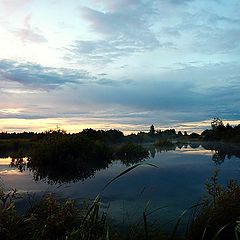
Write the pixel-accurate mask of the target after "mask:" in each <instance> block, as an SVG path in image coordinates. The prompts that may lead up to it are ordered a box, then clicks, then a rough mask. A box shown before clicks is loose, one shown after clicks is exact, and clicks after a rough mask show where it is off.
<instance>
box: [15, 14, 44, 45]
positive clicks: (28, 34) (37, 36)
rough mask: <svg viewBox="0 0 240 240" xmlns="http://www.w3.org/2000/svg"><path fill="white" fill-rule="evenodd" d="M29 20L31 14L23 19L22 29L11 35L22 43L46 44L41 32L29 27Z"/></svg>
mask: <svg viewBox="0 0 240 240" xmlns="http://www.w3.org/2000/svg"><path fill="white" fill-rule="evenodd" d="M31 18H32V15H31V14H29V15H27V16H26V17H25V18H24V27H23V28H22V29H18V30H15V31H13V33H14V34H15V35H16V36H17V37H19V38H20V39H21V40H22V42H32V43H46V42H47V39H46V38H45V37H44V36H43V35H42V34H41V31H40V30H39V29H38V28H36V27H35V28H34V27H32V26H31Z"/></svg>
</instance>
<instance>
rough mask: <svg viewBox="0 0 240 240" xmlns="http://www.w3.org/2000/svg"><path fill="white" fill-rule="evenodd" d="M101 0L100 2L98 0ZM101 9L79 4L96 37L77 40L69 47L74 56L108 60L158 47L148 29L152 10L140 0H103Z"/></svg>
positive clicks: (101, 61)
mask: <svg viewBox="0 0 240 240" xmlns="http://www.w3.org/2000/svg"><path fill="white" fill-rule="evenodd" d="M101 3H103V2H101ZM104 5H105V8H106V10H105V11H100V10H95V9H92V8H89V7H83V6H82V7H79V12H80V16H81V17H82V18H83V19H84V20H85V21H87V22H88V23H89V26H90V29H91V30H92V32H93V33H95V34H98V36H99V37H98V40H88V41H86V40H80V39H79V40H77V41H75V42H74V43H73V44H72V45H71V46H70V47H69V50H70V51H71V52H72V54H73V56H74V57H76V58H77V57H79V58H80V59H81V58H82V57H81V56H82V55H83V54H84V58H85V59H87V60H88V61H93V62H99V63H101V64H102V63H108V62H112V61H115V60H116V59H117V58H119V57H121V56H126V55H129V54H134V53H136V52H142V51H146V50H153V49H156V48H158V47H159V46H160V45H161V44H160V42H159V40H158V39H157V37H156V36H155V34H154V32H153V31H152V30H151V25H152V22H151V21H150V18H154V14H155V10H154V8H153V6H152V4H146V3H144V2H142V1H130V0H121V1H118V2H110V1H106V2H105V4H104Z"/></svg>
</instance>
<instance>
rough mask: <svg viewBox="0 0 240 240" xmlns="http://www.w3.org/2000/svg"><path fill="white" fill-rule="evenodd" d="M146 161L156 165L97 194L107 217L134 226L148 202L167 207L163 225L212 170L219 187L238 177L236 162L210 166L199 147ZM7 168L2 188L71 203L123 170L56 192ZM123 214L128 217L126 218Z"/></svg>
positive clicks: (190, 200) (2, 166) (198, 193)
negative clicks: (217, 172)
mask: <svg viewBox="0 0 240 240" xmlns="http://www.w3.org/2000/svg"><path fill="white" fill-rule="evenodd" d="M8 160H9V159H8ZM145 162H146V163H147V162H149V163H153V164H156V165H158V166H159V168H153V167H149V166H142V167H138V168H136V169H134V170H133V171H131V172H129V173H128V174H127V175H125V176H123V177H121V178H119V179H117V180H116V181H114V182H113V183H112V184H111V185H110V186H109V187H108V188H107V189H106V190H105V191H104V193H103V195H102V202H103V205H104V206H105V207H107V206H108V205H109V204H110V209H109V216H110V217H111V216H113V217H114V218H115V219H116V220H117V221H124V222H128V220H130V221H132V220H134V221H135V220H136V219H137V217H141V215H142V211H143V210H144V207H145V204H146V203H147V202H148V201H150V208H152V209H154V208H157V207H163V206H167V208H164V209H163V210H160V211H158V212H157V214H160V215H164V216H162V218H161V219H162V221H163V222H168V221H169V220H171V219H172V218H173V217H174V216H175V217H176V214H180V213H181V212H182V211H183V210H184V209H186V208H188V207H190V206H191V205H193V204H195V203H196V202H198V201H199V200H200V199H201V197H202V195H203V193H204V183H205V182H206V179H207V178H210V177H211V174H212V172H213V169H216V167H217V168H219V169H220V176H219V181H220V182H221V183H226V181H227V180H229V179H230V178H234V179H237V180H238V179H239V177H240V161H239V159H238V158H236V157H232V158H231V159H228V158H226V159H225V161H224V163H222V164H221V165H218V166H216V164H215V163H214V162H213V161H212V151H209V150H204V149H202V148H199V150H198V149H190V148H188V149H186V148H182V149H177V150H176V151H170V152H162V153H156V155H155V158H150V159H148V160H147V161H145ZM8 165H9V162H8V164H6V159H0V176H1V180H2V181H1V182H2V183H3V184H4V187H5V188H6V189H10V188H16V189H18V190H19V192H46V191H54V192H56V193H57V195H58V196H59V197H61V198H73V199H76V200H83V199H87V198H89V197H90V198H93V197H94V196H96V195H97V194H98V193H99V192H100V191H101V190H102V188H103V187H104V185H105V184H106V183H107V182H108V181H110V180H111V179H112V178H113V177H115V176H116V175H118V174H119V173H120V172H122V171H123V170H125V169H126V167H125V166H124V165H122V164H121V163H120V162H119V161H116V162H114V163H112V164H111V165H110V167H109V168H108V169H105V170H101V171H98V172H97V173H96V174H95V176H94V177H93V178H90V179H87V180H85V181H84V182H77V183H70V184H63V185H62V186H60V187H59V188H57V187H58V185H53V186H49V185H47V184H46V183H44V182H41V181H39V182H34V181H33V178H32V173H30V172H29V171H24V172H23V173H20V172H18V171H17V170H13V169H10V168H9V166H8ZM127 213H129V214H130V216H131V218H130V219H129V218H128V217H127V216H128V215H127ZM155 215H156V214H155ZM134 216H136V218H134Z"/></svg>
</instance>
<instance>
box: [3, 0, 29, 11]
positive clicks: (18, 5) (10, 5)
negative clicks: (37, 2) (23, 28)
mask: <svg viewBox="0 0 240 240" xmlns="http://www.w3.org/2000/svg"><path fill="white" fill-rule="evenodd" d="M31 2H33V0H16V1H13V0H1V1H0V6H1V5H2V6H3V8H4V9H5V12H6V13H7V14H11V13H13V12H15V11H17V10H19V9H22V8H24V7H26V6H27V5H28V4H30V3H31Z"/></svg>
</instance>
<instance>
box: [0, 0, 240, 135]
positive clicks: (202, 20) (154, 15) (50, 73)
mask: <svg viewBox="0 0 240 240" xmlns="http://www.w3.org/2000/svg"><path fill="white" fill-rule="evenodd" d="M0 36H1V37H0V99H1V100H0V131H8V132H14V131H16V132H21V131H37V132H39V131H44V130H48V129H53V128H56V127H60V128H64V129H65V130H67V131H69V132H79V131H81V130H82V129H84V128H94V129H111V128H115V129H119V130H121V131H123V132H124V133H130V132H138V131H144V130H148V129H149V126H150V125H151V124H154V126H155V128H159V129H165V128H176V129H177V130H183V131H187V132H192V131H196V132H200V131H202V130H203V129H205V128H206V127H209V126H210V122H211V119H212V118H214V117H219V118H221V119H223V120H225V121H226V122H229V123H230V124H233V125H234V124H239V123H240V121H239V120H240V94H239V92H240V91H239V90H240V1H239V0H228V1H225V0H41V1H38V0H0Z"/></svg>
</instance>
